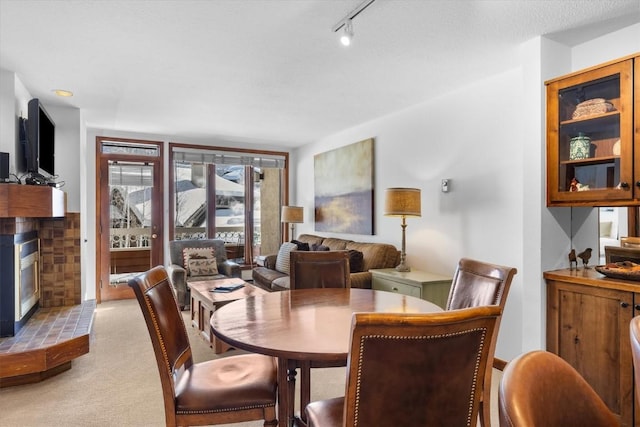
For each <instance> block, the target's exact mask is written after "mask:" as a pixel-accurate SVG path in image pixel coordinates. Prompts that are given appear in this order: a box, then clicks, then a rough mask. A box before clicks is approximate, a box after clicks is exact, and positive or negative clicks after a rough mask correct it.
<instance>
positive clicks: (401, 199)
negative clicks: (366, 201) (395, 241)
mask: <svg viewBox="0 0 640 427" xmlns="http://www.w3.org/2000/svg"><path fill="white" fill-rule="evenodd" d="M384 214H385V215H386V216H399V217H401V218H402V224H401V227H402V250H401V252H400V264H398V266H397V267H396V270H397V271H411V268H409V266H408V265H407V264H406V263H405V260H406V257H407V254H406V251H405V246H406V238H405V233H406V228H407V223H406V218H407V217H408V216H422V212H421V207H420V189H419V188H387V189H386V190H385V201H384Z"/></svg>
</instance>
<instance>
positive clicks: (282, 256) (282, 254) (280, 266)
mask: <svg viewBox="0 0 640 427" xmlns="http://www.w3.org/2000/svg"><path fill="white" fill-rule="evenodd" d="M296 249H298V246H296V244H295V243H291V242H284V243H283V244H282V246H280V250H279V251H278V257H277V258H276V270H278V271H279V272H281V273H285V274H289V253H291V251H295V250H296Z"/></svg>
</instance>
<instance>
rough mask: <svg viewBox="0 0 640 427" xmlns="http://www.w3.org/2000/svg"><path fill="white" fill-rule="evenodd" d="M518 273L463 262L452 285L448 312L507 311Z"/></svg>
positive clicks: (497, 266) (469, 261)
mask: <svg viewBox="0 0 640 427" xmlns="http://www.w3.org/2000/svg"><path fill="white" fill-rule="evenodd" d="M516 272H517V270H516V269H515V268H513V267H504V266H501V265H495V264H489V263H486V262H482V261H476V260H473V259H468V258H462V259H461V260H460V261H459V262H458V267H457V269H456V273H455V275H454V276H453V281H452V282H451V289H450V290H449V298H448V300H447V310H455V309H460V308H467V307H478V306H481V305H499V306H500V308H501V309H503V310H504V305H505V303H506V301H507V295H508V294H509V288H510V287H511V281H512V280H513V276H514V275H515V274H516Z"/></svg>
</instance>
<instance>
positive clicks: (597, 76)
mask: <svg viewBox="0 0 640 427" xmlns="http://www.w3.org/2000/svg"><path fill="white" fill-rule="evenodd" d="M632 70H633V67H632V60H626V61H623V62H619V63H615V64H612V65H608V66H604V67H600V68H595V69H591V70H588V71H584V72H579V73H573V74H571V75H569V76H567V77H563V78H559V79H556V80H553V81H551V82H547V205H548V206H570V205H593V206H597V205H599V204H601V203H605V202H607V201H608V202H610V201H612V200H613V201H615V200H620V201H628V200H631V199H632V198H633V188H632V187H633V115H632V114H633V108H632V99H633V81H632ZM605 204H606V203H605Z"/></svg>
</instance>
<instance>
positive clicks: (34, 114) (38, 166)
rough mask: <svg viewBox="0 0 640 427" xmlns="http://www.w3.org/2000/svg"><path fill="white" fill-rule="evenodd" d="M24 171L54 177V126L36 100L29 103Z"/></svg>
mask: <svg viewBox="0 0 640 427" xmlns="http://www.w3.org/2000/svg"><path fill="white" fill-rule="evenodd" d="M28 112H29V116H28V119H27V144H26V147H25V148H26V149H25V159H26V169H27V172H30V173H32V174H40V175H43V176H45V177H47V176H48V177H54V176H55V153H56V150H55V147H56V144H55V142H56V124H55V123H54V122H53V120H52V119H51V116H50V115H49V113H47V110H45V108H44V106H43V105H42V103H41V102H40V100H39V99H38V98H34V99H32V100H31V101H29V107H28Z"/></svg>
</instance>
